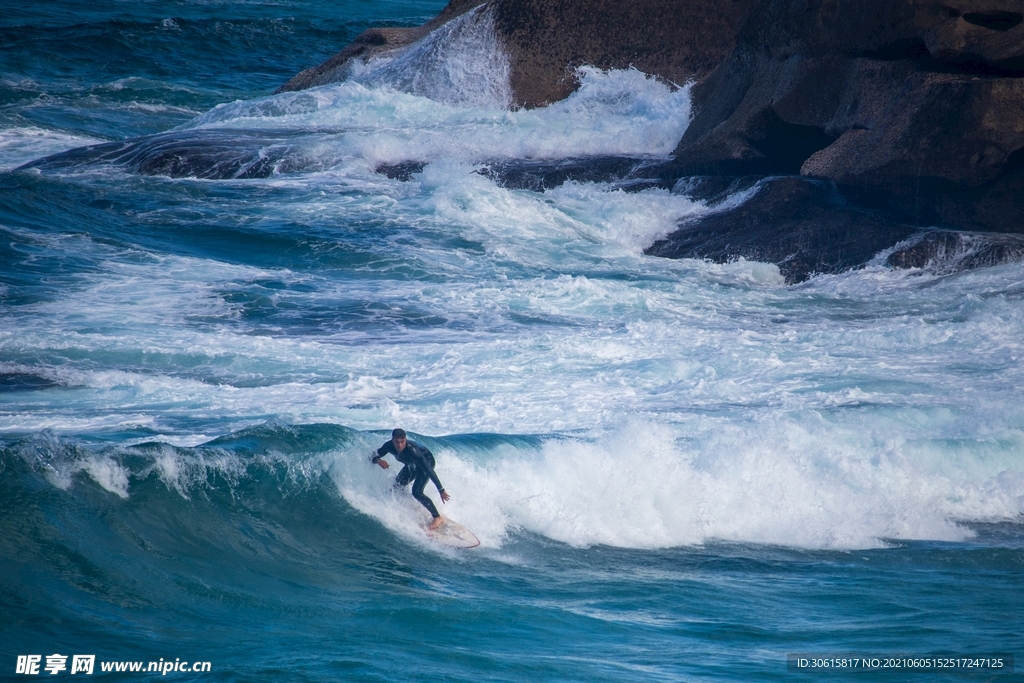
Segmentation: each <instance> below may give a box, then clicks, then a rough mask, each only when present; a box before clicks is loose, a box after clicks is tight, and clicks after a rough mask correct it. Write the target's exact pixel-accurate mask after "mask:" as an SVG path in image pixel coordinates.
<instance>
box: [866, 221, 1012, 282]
mask: <svg viewBox="0 0 1024 683" xmlns="http://www.w3.org/2000/svg"><path fill="white" fill-rule="evenodd" d="M1020 261H1024V236H1021V235H1000V234H992V233H965V232H951V231H945V230H929V231H927V232H923V233H920V234H918V235H916V236H914V237H913V238H911V239H910V240H907V243H906V244H904V245H902V246H900V247H899V248H897V249H896V250H894V251H893V252H892V253H891V254H890V255H889V257H888V258H887V259H886V263H888V265H890V266H892V267H893V268H920V269H922V270H925V271H928V272H932V273H936V274H939V275H948V274H952V273H958V272H960V271H964V270H973V269H975V268H987V267H991V266H998V265H1002V264H1004V263H1017V262H1020Z"/></svg>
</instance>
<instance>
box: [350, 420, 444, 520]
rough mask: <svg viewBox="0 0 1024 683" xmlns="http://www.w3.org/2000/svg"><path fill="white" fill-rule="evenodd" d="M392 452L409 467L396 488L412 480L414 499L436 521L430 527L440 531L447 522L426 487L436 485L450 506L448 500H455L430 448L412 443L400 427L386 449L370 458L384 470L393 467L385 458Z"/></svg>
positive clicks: (383, 447)
mask: <svg viewBox="0 0 1024 683" xmlns="http://www.w3.org/2000/svg"><path fill="white" fill-rule="evenodd" d="M388 453H390V454H391V455H393V456H395V459H396V460H398V462H400V463H402V464H403V465H405V467H403V468H402V470H401V471H400V472H399V473H398V476H397V477H395V488H404V487H405V485H406V484H408V483H409V482H410V481H411V482H412V483H413V484H412V497H413V498H415V499H416V500H418V501H419V502H420V504H421V505H422V506H423V507H425V508H427V510H429V511H430V514H431V515H432V516H433V517H434V519H433V520H432V521H431V522H430V528H431V529H436V528H437V527H439V526H441V523H442V522H443V521H444V519H443V518H442V517H441V515H440V514H438V512H437V508H436V507H434V501H432V500H430V498H428V497H427V495H426V494H425V493H423V488H424V487H425V486H426V485H427V480H428V479H429V480H430V481H432V482H434V486H436V487H437V492H438V493H440V494H441V502H443V503H447V502H448V499H449V498H451V496H449V495H448V494H447V493H445V490H444V487H443V486H441V480H439V479H438V478H437V474H436V473H435V472H434V454H433V453H431V452H430V449H429V448H427V447H425V446H421V445H419V444H418V443H416V442H415V441H409V440H408V439H407V438H406V435H405V430H404V429H399V428H396V429H394V430H393V431H392V432H391V440H390V441H387V442H385V443H384V445H383V446H381V447H380V448H378V449H377V452H376V453H375V454H374V455H373V457H372V458H370V462H372V463H375V464H377V465H380V466H381V468H382V469H385V470H386V469H387V468H388V467H390V465H389V464H388V461H387V460H385V459H384V456H386V455H387V454H388Z"/></svg>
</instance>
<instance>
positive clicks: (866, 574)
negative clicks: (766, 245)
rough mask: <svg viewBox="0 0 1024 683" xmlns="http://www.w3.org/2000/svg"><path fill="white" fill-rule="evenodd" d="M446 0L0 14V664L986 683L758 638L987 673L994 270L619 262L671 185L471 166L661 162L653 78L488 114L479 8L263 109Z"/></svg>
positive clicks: (1000, 601) (1004, 411)
mask: <svg viewBox="0 0 1024 683" xmlns="http://www.w3.org/2000/svg"><path fill="white" fill-rule="evenodd" d="M442 6H443V3H439V2H421V1H420V2H417V1H412V0H410V1H408V2H398V1H396V2H389V3H375V2H369V1H364V2H346V1H341V2H336V3H321V2H313V1H310V2H298V1H296V0H280V1H278V2H246V3H236V2H219V3H218V2H169V3H139V2H132V3H128V2H123V3H119V2H113V3H105V4H104V5H103V6H102V7H88V6H82V4H81V3H70V2H48V3H26V2H16V3H14V4H13V5H10V4H9V5H8V6H5V8H4V11H3V13H2V15H0V487H2V491H0V677H3V678H5V679H6V678H11V679H22V678H24V676H23V675H20V674H18V673H16V670H17V662H18V657H19V656H24V655H33V654H35V655H40V656H42V665H43V666H45V664H46V657H47V656H48V655H53V654H63V655H68V656H69V660H68V664H69V670H65V671H62V672H60V673H58V674H56V675H58V676H67V675H71V674H70V661H71V660H70V656H71V655H75V654H94V655H96V661H97V664H96V673H95V674H94V675H98V676H103V677H105V678H109V679H117V678H120V679H123V680H137V679H139V678H141V679H146V680H148V679H150V678H152V677H153V676H156V675H158V674H154V673H149V674H141V675H133V674H130V673H126V672H122V673H107V674H104V673H102V672H101V671H100V662H114V661H144V662H147V663H148V662H149V661H156V660H159V659H161V658H163V659H164V660H166V661H173V660H175V659H181V660H186V661H208V662H210V664H211V669H210V671H209V672H207V673H191V672H189V673H182V672H172V673H169V674H167V676H170V677H172V678H175V679H200V680H216V681H228V680H232V681H235V680H237V681H252V680H260V681H278V680H289V681H291V680H297V681H306V680H308V681H326V680H346V681H347V680H354V681H409V680H416V681H419V680H424V681H425V680H450V681H474V682H475V681H491V680H493V681H681V680H686V681H690V680H728V681H750V680H801V679H806V680H816V679H824V678H837V677H838V678H840V679H844V680H846V679H849V680H867V679H868V678H870V679H871V680H876V679H882V680H929V681H931V680H998V681H1002V680H1013V679H1015V678H1020V675H1019V674H1009V675H1008V674H1005V673H1002V674H996V673H992V672H988V673H983V674H977V673H975V674H958V673H948V672H928V673H916V674H906V673H899V672H892V671H886V672H875V673H845V674H844V673H841V672H840V673H833V672H829V673H791V672H789V671H788V670H787V654H788V653H810V654H815V653H816V654H843V653H852V654H856V655H860V656H878V657H885V656H889V655H898V654H905V655H918V656H923V655H937V654H965V655H967V654H975V655H980V654H1016V655H1017V656H1018V657H1021V656H1024V655H1022V653H1024V633H1022V628H1021V623H1022V620H1024V598H1022V593H1024V573H1022V570H1024V519H1022V516H1021V515H1022V511H1024V407H1022V406H1024V402H1022V401H1021V398H1022V392H1021V389H1020V387H1022V386H1024V372H1022V364H1021V354H1022V342H1021V339H1024V307H1022V299H1024V266H1022V265H1020V264H1007V265H1002V266H998V267H994V268H986V269H979V270H975V271H970V272H963V273H958V274H953V275H949V274H946V273H945V271H944V270H943V269H942V267H941V264H938V265H936V267H934V268H926V269H923V270H903V271H895V270H892V269H889V268H888V267H886V266H884V265H883V264H884V254H883V255H880V256H879V258H878V259H877V263H876V264H872V265H870V266H868V267H867V268H864V269H861V270H858V271H854V272H850V273H845V274H841V275H834V276H820V277H816V278H813V279H811V280H810V281H809V282H807V283H804V284H802V285H799V286H786V285H785V284H784V283H783V281H782V278H781V277H780V276H779V273H778V269H777V268H776V267H775V266H772V265H766V264H759V263H751V262H742V261H741V262H736V263H731V264H726V265H716V264H710V263H704V262H697V261H672V260H667V259H659V258H654V257H647V256H644V255H643V254H642V251H643V249H644V248H645V247H646V246H648V245H649V244H651V243H652V242H653V241H654V240H655V239H657V238H658V237H661V236H663V235H665V234H667V233H668V232H670V231H671V230H672V229H674V228H675V226H676V224H677V222H678V221H679V220H680V219H681V218H684V217H686V216H692V215H697V214H699V213H701V212H705V211H708V210H710V209H709V207H707V206H705V205H704V204H702V203H701V202H699V201H696V200H693V199H691V198H689V197H687V196H686V194H685V192H684V191H678V192H673V191H669V190H666V189H658V188H649V189H643V190H639V191H625V189H624V188H623V187H622V186H620V185H616V184H615V183H611V182H608V183H597V182H586V183H584V182H570V183H566V184H565V185H562V186H561V187H558V188H555V189H549V190H547V191H545V192H533V191H528V190H516V189H508V188H505V187H502V186H501V185H500V184H499V183H498V182H496V181H495V180H494V179H492V178H491V177H488V176H487V175H484V174H482V173H481V172H480V171H481V170H483V169H484V168H485V167H487V165H488V164H492V163H494V162H500V163H512V164H514V163H515V162H516V161H517V160H524V159H530V160H538V159H540V160H559V159H567V158H573V159H579V158H584V157H587V156H601V157H605V158H607V157H609V156H622V157H629V158H639V159H658V158H661V157H663V156H664V155H667V154H668V153H670V152H671V150H672V149H673V147H674V146H675V143H676V141H677V140H678V138H679V136H680V135H681V134H682V132H683V131H684V130H685V127H686V125H687V123H688V120H689V94H688V91H687V90H685V89H682V90H672V89H670V88H669V87H667V86H666V85H664V84H661V83H658V82H656V81H654V80H652V79H648V78H646V77H645V76H644V75H643V74H640V73H638V72H635V71H625V72H612V73H602V72H599V71H596V70H593V69H587V70H584V72H583V75H582V84H583V85H582V87H581V89H580V91H579V92H578V93H576V94H575V95H573V96H572V97H570V98H569V99H568V100H566V101H564V102H561V103H558V104H555V105H552V106H550V107H547V108H544V109H539V110H533V111H514V110H510V109H509V108H508V106H507V103H508V101H509V91H508V84H507V73H508V64H507V60H506V59H505V58H504V55H503V52H502V50H501V46H500V44H499V43H497V42H496V41H495V39H494V37H493V34H492V33H491V32H490V25H489V18H488V16H487V14H486V12H483V13H478V14H474V15H470V16H468V17H466V18H465V20H464V21H462V22H460V23H459V24H457V25H455V26H454V27H448V29H446V30H444V31H442V32H440V33H438V34H436V35H434V36H431V37H429V38H428V39H426V40H425V41H423V42H422V43H420V44H418V45H415V46H413V47H412V48H410V49H409V50H408V51H406V52H405V53H403V54H401V55H398V56H395V57H394V58H392V59H389V60H380V61H377V62H372V63H370V64H368V65H365V66H362V67H360V68H358V69H356V70H355V71H354V72H353V73H352V78H351V79H350V80H349V81H348V82H346V83H343V84H338V85H332V86H326V87H322V88H318V89H316V90H313V91H308V92H302V93H287V94H282V95H273V92H274V90H275V89H276V88H277V87H278V86H279V85H280V84H282V83H283V82H285V81H286V80H288V78H290V77H291V76H292V75H294V74H295V73H296V72H298V71H300V70H301V69H304V68H307V67H309V66H312V65H315V64H317V63H319V62H321V61H323V60H324V59H325V58H327V57H328V56H330V55H331V54H333V53H334V52H335V51H337V50H338V49H339V48H340V47H341V46H343V45H344V44H346V43H347V42H348V41H349V40H351V39H352V38H353V37H355V36H356V35H357V34H358V33H359V32H361V31H362V30H364V29H365V28H367V27H369V26H374V25H394V26H404V25H416V24H419V23H422V22H423V21H426V20H427V19H428V18H430V17H432V16H433V15H435V14H436V13H437V12H438V11H439V10H440V9H441V8H442ZM407 162H412V163H411V164H408V163H407ZM382 164H383V165H385V166H389V165H390V166H392V167H393V166H394V165H396V164H406V166H403V168H406V169H407V170H408V172H407V173H405V175H404V176H402V177H397V176H396V177H389V176H388V175H385V174H382V173H377V172H376V171H377V169H378V167H380V166H381V165H382ZM403 178H404V179H403ZM632 190H636V188H632ZM743 198H744V196H737V197H735V198H733V201H737V202H738V201H742V200H743ZM395 426H403V427H405V428H406V429H408V430H409V431H410V432H411V433H412V436H413V438H415V439H416V440H418V441H420V442H422V443H424V444H425V445H427V446H429V447H430V448H431V449H432V451H433V452H434V453H435V454H436V455H437V460H438V475H439V476H440V478H441V480H442V481H443V482H444V484H445V486H446V488H447V489H448V491H449V492H450V493H451V494H452V500H451V501H450V502H449V503H448V504H447V505H445V506H444V507H443V510H442V511H443V512H444V513H445V514H446V515H450V516H451V517H452V518H453V519H456V520H457V521H459V522H461V523H463V524H465V525H466V526H468V527H470V528H471V529H473V531H475V532H476V534H477V535H478V536H479V537H480V540H481V546H480V547H479V548H476V549H473V550H469V551H452V550H448V549H445V548H442V547H439V546H438V545H436V544H434V543H432V542H431V541H429V540H428V539H427V538H426V537H425V535H424V534H423V532H422V530H421V529H420V527H419V525H420V524H421V523H422V516H423V515H424V514H425V513H424V512H423V511H422V510H420V509H419V508H418V507H417V505H416V504H415V503H414V502H413V501H412V500H411V498H409V497H408V496H407V495H405V494H395V493H393V492H392V491H391V490H390V489H389V480H390V477H391V476H392V473H393V472H394V470H391V471H389V472H387V473H385V472H383V471H382V470H380V469H378V468H375V467H373V466H372V465H370V464H369V463H368V462H367V456H368V454H369V452H370V450H371V448H376V447H377V446H379V445H381V443H383V441H384V440H385V439H386V438H387V436H388V434H389V433H390V430H391V428H392V427H395ZM427 493H428V495H432V496H433V497H434V499H435V501H436V500H437V494H436V491H434V490H433V488H428V489H427ZM40 669H41V670H42V666H41V667H40ZM40 675H42V676H47V677H49V676H50V674H48V673H46V671H42V673H41V674H40ZM76 675H77V674H76Z"/></svg>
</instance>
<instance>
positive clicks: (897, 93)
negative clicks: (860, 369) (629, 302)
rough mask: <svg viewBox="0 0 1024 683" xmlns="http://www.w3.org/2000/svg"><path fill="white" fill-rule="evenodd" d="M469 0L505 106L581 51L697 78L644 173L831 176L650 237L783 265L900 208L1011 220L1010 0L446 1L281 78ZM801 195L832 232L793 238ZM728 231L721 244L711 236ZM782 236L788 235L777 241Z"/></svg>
mask: <svg viewBox="0 0 1024 683" xmlns="http://www.w3.org/2000/svg"><path fill="white" fill-rule="evenodd" d="M481 6H482V7H481ZM474 8H479V10H477V11H478V12H481V13H487V14H488V16H490V17H492V19H491V21H492V26H491V30H493V32H494V34H495V39H496V41H497V44H498V46H499V48H498V49H500V50H501V51H503V52H504V53H505V54H506V55H507V65H508V71H507V73H505V72H502V73H493V74H490V77H493V78H494V79H497V80H504V79H507V80H508V85H509V87H510V89H511V95H510V97H509V101H510V103H511V104H512V105H513V106H514V107H520V106H524V107H537V106H542V105H546V104H549V103H551V102H554V101H557V100H561V99H563V98H565V97H567V96H568V95H569V94H570V93H571V92H573V90H574V89H575V88H577V87H578V85H579V81H578V78H577V76H576V74H577V71H576V70H577V69H578V68H579V67H581V66H584V65H593V66H596V67H599V68H602V69H614V68H626V67H630V66H632V67H635V68H638V69H640V70H641V71H644V72H645V73H648V74H653V75H655V76H657V77H659V78H661V79H664V80H665V81H668V82H670V83H676V84H679V83H685V82H694V83H695V84H696V85H695V87H694V88H693V109H694V112H695V115H694V118H693V121H692V123H691V125H690V126H689V128H687V130H686V131H685V134H683V136H682V139H681V140H680V141H679V143H678V145H677V146H676V149H675V161H674V162H673V163H671V164H668V165H666V166H665V167H664V168H662V169H660V170H659V171H658V173H656V174H655V175H657V176H658V180H659V182H660V183H662V184H665V183H667V182H669V181H671V180H672V179H674V178H680V177H689V176H717V177H741V176H750V175H755V176H774V175H801V176H804V177H806V178H810V179H818V180H824V181H828V182H830V183H833V185H832V186H831V187H833V188H835V192H840V193H841V194H842V196H843V201H842V202H841V204H837V203H836V202H834V201H832V200H831V199H829V198H827V197H826V196H825V195H828V193H825V195H820V197H819V198H820V199H821V201H816V200H808V198H807V197H806V196H804V194H806V193H805V192H804V193H803V194H802V193H801V192H795V194H794V192H789V193H788V195H787V196H788V199H780V200H779V201H775V200H772V207H771V209H770V210H768V211H767V213H764V214H762V215H761V218H759V219H758V220H753V222H752V220H751V218H752V216H753V215H754V214H755V213H757V212H758V211H759V210H763V209H765V208H766V207H764V206H762V205H763V204H764V202H765V201H769V197H771V196H774V195H773V193H772V192H768V193H767V194H766V193H759V194H758V197H759V198H758V199H757V203H756V204H755V205H752V206H748V207H747V208H745V209H739V208H736V209H732V211H738V212H740V213H737V214H736V215H735V216H734V217H733V218H732V219H729V218H727V217H726V216H725V215H723V213H722V212H719V213H717V214H715V215H714V216H709V217H708V218H706V219H705V220H706V221H710V222H711V223H710V224H708V226H707V228H706V229H705V232H708V234H709V235H712V236H711V237H709V239H710V240H711V241H710V242H708V243H706V244H703V245H702V244H695V243H694V240H695V239H696V237H695V236H696V235H698V234H701V233H700V232H695V231H693V230H690V229H681V230H680V231H679V232H678V233H677V236H676V237H675V238H670V240H669V241H670V242H671V241H672V239H678V240H681V241H680V242H679V244H677V245H675V246H671V245H668V246H666V245H661V246H659V247H658V248H656V249H654V250H652V253H662V254H664V255H671V254H676V255H699V254H704V255H706V256H711V257H712V258H715V259H731V258H736V257H740V256H743V257H749V256H751V255H752V254H762V255H763V257H764V258H769V259H771V260H772V261H773V262H777V263H780V265H781V264H782V263H783V262H784V261H785V262H787V263H794V262H801V263H805V264H806V267H801V268H798V269H796V270H795V271H794V272H793V273H792V274H791V279H797V280H799V279H802V278H803V277H806V275H807V274H808V273H810V272H817V271H813V268H824V272H830V271H831V270H832V269H834V268H842V267H849V266H852V265H859V264H860V263H864V262H866V260H867V259H868V258H870V257H871V255H873V254H874V253H877V252H876V251H874V250H876V248H878V247H881V248H886V247H890V246H892V245H894V244H896V243H897V242H899V241H900V240H902V239H904V238H905V237H906V236H907V226H909V225H916V226H943V227H946V228H951V229H957V230H970V231H982V232H1002V233H1017V232H1022V231H1024V151H1022V150H1024V14H1022V8H1021V7H1020V5H1019V3H1018V2H1016V0H942V2H939V0H896V1H893V0H867V1H866V2H862V3H847V2H843V1H842V0H812V1H811V2H807V3H799V4H798V5H794V4H793V3H790V2H785V1H783V0H736V1H734V2H728V3H724V4H723V3H719V2H711V1H710V0H699V1H698V2H689V3H685V4H684V5H683V6H680V5H679V3H671V2H667V1H666V0H640V1H638V2H633V3H625V4H624V3H614V2H611V1H610V0H608V1H605V0H598V1H597V2H587V3H580V2H577V1H576V0H559V1H558V2H554V3H551V2H540V1H539V0H491V1H490V2H486V3H481V2H478V1H475V0H455V1H454V2H452V3H451V4H450V5H449V6H448V7H447V8H446V9H445V10H444V12H442V13H441V15H439V16H438V17H437V18H436V19H435V20H434V21H432V22H430V23H429V24H427V25H425V26H423V27H420V28H416V29H404V30H398V29H389V31H391V33H387V32H386V31H378V32H377V33H372V32H367V33H366V34H364V35H363V36H361V37H360V38H359V39H357V40H356V41H355V42H354V43H353V44H352V45H351V46H349V47H348V48H346V50H344V51H343V52H341V53H339V54H338V55H336V56H335V57H334V58H332V60H329V61H328V62H327V63H325V64H324V65H322V66H321V67H316V68H315V69H313V70H311V72H304V73H305V74H307V75H306V76H303V75H301V74H300V76H299V77H296V79H293V81H292V82H290V83H289V84H288V85H286V86H285V88H286V89H295V88H298V87H305V86H307V85H316V84H320V83H325V82H331V80H332V79H333V80H337V79H341V78H346V77H351V76H352V74H353V73H354V72H356V71H359V68H360V67H359V66H358V65H359V64H362V63H363V62H364V61H365V60H367V59H370V58H371V57H375V58H380V56H381V55H398V54H400V53H401V52H402V50H403V49H404V50H405V51H407V52H408V51H411V50H412V49H411V48H409V47H405V48H403V46H405V45H408V43H410V42H411V41H412V40H416V39H423V40H425V38H423V36H426V35H427V34H428V33H429V32H430V31H431V30H433V29H437V28H438V27H440V26H443V25H444V24H445V22H451V20H452V19H453V18H456V17H461V16H463V15H465V14H466V12H467V11H468V10H471V9H474ZM402 31H404V32H402ZM388 58H389V59H390V58H392V57H388ZM425 64H426V62H425ZM425 68H426V67H425ZM312 72H315V77H311V76H309V73H312ZM474 77H475V78H485V79H486V78H488V77H489V76H488V75H486V74H484V75H480V74H477V75H475V76H474ZM602 163H605V162H602ZM771 186H772V187H775V184H771ZM778 187H779V188H782V187H785V188H789V189H791V190H794V191H795V189H796V188H803V189H804V190H806V189H807V188H809V187H812V186H811V185H806V184H803V185H801V184H799V183H783V184H782V185H779V186H778ZM835 192H833V193H832V194H831V195H828V196H834V195H835ZM783 194H786V193H783ZM819 194H820V193H819ZM797 195H800V196H799V197H798V196H797ZM809 201H810V204H809V203H808V202H809ZM811 204H813V205H814V208H813V210H811V212H812V213H815V214H817V215H818V218H816V219H814V220H816V221H818V222H819V223H820V224H821V225H822V226H824V225H826V224H827V223H829V222H830V221H831V223H833V224H834V225H833V228H832V229H831V232H832V233H835V235H836V236H837V237H836V238H835V239H830V238H828V237H827V236H826V235H827V233H828V232H829V231H828V230H824V231H823V230H817V231H815V234H816V235H817V237H815V238H814V239H803V238H801V239H797V240H796V241H795V242H794V239H793V236H794V235H804V236H805V237H806V235H807V233H806V230H807V229H808V225H809V224H808V220H809V219H808V218H807V216H806V215H803V214H802V213H801V212H804V209H805V208H807V207H809V206H810V205H811ZM801 207H804V208H801ZM726 213H727V212H726ZM787 216H788V217H787ZM775 219H777V220H778V221H779V222H778V223H777V224H775V225H774V229H773V224H772V222H771V221H772V220H775ZM722 221H725V222H726V223H728V226H729V227H723V225H720V223H722ZM755 223H756V224H757V225H756V226H755V225H754V224H755ZM743 226H746V227H743ZM690 227H692V226H690ZM723 230H724V231H725V232H723ZM737 231H739V232H737ZM725 233H729V234H731V235H733V237H735V238H736V239H733V238H730V239H729V240H727V241H728V243H729V244H730V245H735V246H730V247H729V248H723V247H722V246H721V244H719V242H720V241H721V236H722V235H723V234H725ZM740 233H742V234H740ZM787 235H789V237H787ZM839 235H841V237H839ZM819 238H820V239H819ZM790 243H792V244H790ZM783 244H790V246H793V247H794V248H796V251H795V252H787V253H786V254H785V255H782V256H781V257H780V254H781V251H780V249H781V250H782V251H785V249H787V248H788V247H780V245H783ZM814 245H818V246H814ZM776 252H778V253H776ZM830 252H835V253H839V252H843V253H844V254H845V256H843V257H842V258H833V256H834V254H833V256H830V255H829V253H830ZM769 254H774V256H768V255H769ZM865 255H866V258H865ZM779 258H782V260H779ZM808 269H811V270H808Z"/></svg>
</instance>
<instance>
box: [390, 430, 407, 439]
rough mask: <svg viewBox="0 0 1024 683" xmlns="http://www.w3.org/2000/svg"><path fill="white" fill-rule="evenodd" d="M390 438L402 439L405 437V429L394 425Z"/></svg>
mask: <svg viewBox="0 0 1024 683" xmlns="http://www.w3.org/2000/svg"><path fill="white" fill-rule="evenodd" d="M391 438H392V439H404V438H405V430H404V429H402V428H401V427H395V428H394V429H393V430H391Z"/></svg>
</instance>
